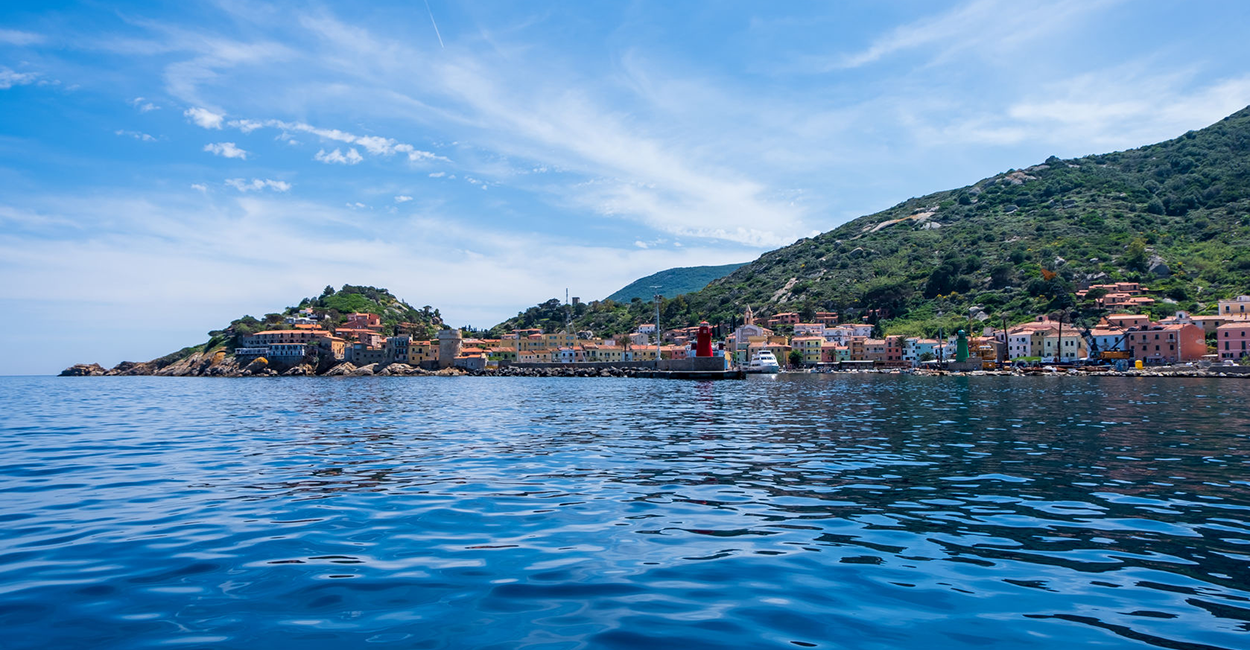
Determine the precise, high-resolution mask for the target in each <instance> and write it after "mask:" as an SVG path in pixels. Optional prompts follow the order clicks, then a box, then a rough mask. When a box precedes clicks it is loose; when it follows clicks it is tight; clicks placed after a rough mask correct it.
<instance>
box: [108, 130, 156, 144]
mask: <svg viewBox="0 0 1250 650" xmlns="http://www.w3.org/2000/svg"><path fill="white" fill-rule="evenodd" d="M113 134H114V135H125V136H130V137H132V138H134V139H136V140H142V141H143V142H156V138H154V137H152V136H150V135H148V134H146V133H140V132H139V131H121V130H118V131H114V132H113Z"/></svg>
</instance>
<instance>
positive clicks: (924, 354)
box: [919, 352, 937, 362]
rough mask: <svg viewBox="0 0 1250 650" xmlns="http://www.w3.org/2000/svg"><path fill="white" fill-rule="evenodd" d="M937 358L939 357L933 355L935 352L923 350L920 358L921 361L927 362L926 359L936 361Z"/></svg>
mask: <svg viewBox="0 0 1250 650" xmlns="http://www.w3.org/2000/svg"><path fill="white" fill-rule="evenodd" d="M936 359H937V357H935V356H933V353H932V352H921V353H920V357H919V360H920V361H921V362H925V361H935V360H936Z"/></svg>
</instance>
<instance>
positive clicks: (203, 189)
mask: <svg viewBox="0 0 1250 650" xmlns="http://www.w3.org/2000/svg"><path fill="white" fill-rule="evenodd" d="M191 189H193V190H197V191H200V192H204V193H206V194H207V193H208V186H207V185H205V184H203V183H192V184H191Z"/></svg>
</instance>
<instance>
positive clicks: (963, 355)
mask: <svg viewBox="0 0 1250 650" xmlns="http://www.w3.org/2000/svg"><path fill="white" fill-rule="evenodd" d="M967 360H968V334H967V333H966V332H964V331H963V330H959V342H958V343H957V344H956V346H955V362H956V363H963V362H965V361H967Z"/></svg>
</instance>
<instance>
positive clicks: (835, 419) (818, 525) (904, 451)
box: [0, 375, 1250, 650]
mask: <svg viewBox="0 0 1250 650" xmlns="http://www.w3.org/2000/svg"><path fill="white" fill-rule="evenodd" d="M1248 405H1250V382H1246V381H1240V380H1234V379H1226V380H1218V379H1207V380H1202V379H1151V378H1111V377H1095V378H1085V377H1043V378H1031V377H1021V378H999V377H961V378H953V377H945V378H926V377H908V376H897V375H896V376H888V375H878V376H828V375H783V376H779V377H753V378H751V379H750V380H748V381H739V382H733V381H726V382H702V383H700V382H679V381H664V380H641V379H608V378H601V379H600V378H596V379H538V378H535V379H527V378H470V377H464V378H443V377H424V378H382V377H378V378H345V379H326V378H321V379H317V378H309V379H304V378H277V379H173V378H143V377H133V378H122V377H118V378H64V379H58V378H0V647H3V648H10V649H17V648H154V647H177V648H198V647H229V648H279V647H282V648H285V647H298V648H334V649H339V650H341V649H342V648H347V647H378V648H386V647H394V648H530V649H544V650H546V649H552V650H554V649H564V648H638V647H645V648H679V649H682V650H696V649H699V648H812V647H815V648H925V649H926V650H931V649H937V648H1054V647H1094V648H1146V647H1162V648H1176V649H1186V648H1193V649H1198V648H1203V649H1206V648H1229V649H1245V648H1250V471H1248V470H1250V456H1248V455H1247V450H1248V449H1250V414H1248V412H1247V406H1248Z"/></svg>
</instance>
